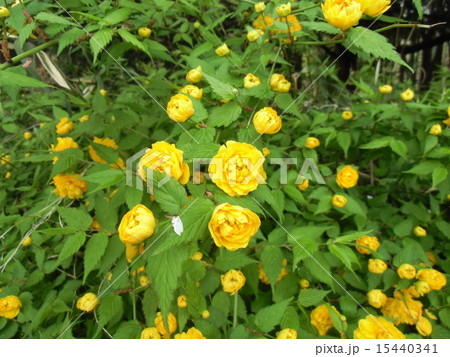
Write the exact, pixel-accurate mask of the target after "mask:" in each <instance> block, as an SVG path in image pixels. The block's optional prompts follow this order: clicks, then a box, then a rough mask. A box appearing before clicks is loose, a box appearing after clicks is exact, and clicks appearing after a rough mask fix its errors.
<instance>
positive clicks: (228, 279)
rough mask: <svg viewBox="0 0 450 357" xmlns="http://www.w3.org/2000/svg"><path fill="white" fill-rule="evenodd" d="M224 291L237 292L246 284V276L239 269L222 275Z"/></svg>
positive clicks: (231, 293) (232, 293)
mask: <svg viewBox="0 0 450 357" xmlns="http://www.w3.org/2000/svg"><path fill="white" fill-rule="evenodd" d="M220 280H221V282H222V287H223V291H225V292H226V293H229V294H230V295H234V294H236V293H237V292H238V291H239V290H241V288H242V287H243V286H244V285H245V276H244V274H242V272H241V271H239V270H234V269H231V270H229V271H228V272H227V273H226V274H225V275H221V276H220Z"/></svg>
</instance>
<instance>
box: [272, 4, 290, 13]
mask: <svg viewBox="0 0 450 357" xmlns="http://www.w3.org/2000/svg"><path fill="white" fill-rule="evenodd" d="M275 10H276V11H277V14H278V16H281V17H284V16H288V15H289V14H290V13H291V3H290V2H288V3H287V4H282V5H280V6H278V7H277V8H276V9H275Z"/></svg>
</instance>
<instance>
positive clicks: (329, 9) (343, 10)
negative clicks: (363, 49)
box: [322, 0, 363, 31]
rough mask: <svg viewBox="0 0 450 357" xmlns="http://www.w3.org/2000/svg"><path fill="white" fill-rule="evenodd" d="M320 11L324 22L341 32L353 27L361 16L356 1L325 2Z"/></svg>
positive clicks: (333, 0)
mask: <svg viewBox="0 0 450 357" xmlns="http://www.w3.org/2000/svg"><path fill="white" fill-rule="evenodd" d="M322 11H323V16H324V17H325V20H326V21H327V22H328V23H329V24H330V25H333V26H334V27H337V28H340V29H341V30H342V31H346V30H348V29H349V28H350V27H352V26H355V25H356V24H357V23H358V22H359V20H360V19H361V16H362V14H363V12H362V9H361V4H360V3H359V2H358V1H357V0H326V1H325V3H324V4H322Z"/></svg>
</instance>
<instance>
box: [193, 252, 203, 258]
mask: <svg viewBox="0 0 450 357" xmlns="http://www.w3.org/2000/svg"><path fill="white" fill-rule="evenodd" d="M202 258H203V253H202V252H197V253H195V254H194V255H193V256H192V260H202Z"/></svg>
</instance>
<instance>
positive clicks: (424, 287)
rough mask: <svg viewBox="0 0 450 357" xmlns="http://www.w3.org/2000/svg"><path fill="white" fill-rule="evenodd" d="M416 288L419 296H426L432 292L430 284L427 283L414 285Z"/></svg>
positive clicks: (418, 282) (420, 282) (421, 282)
mask: <svg viewBox="0 0 450 357" xmlns="http://www.w3.org/2000/svg"><path fill="white" fill-rule="evenodd" d="M414 288H415V290H416V292H417V295H418V296H424V295H426V294H428V293H429V292H430V291H431V289H430V284H428V283H427V282H426V281H417V282H416V283H415V284H414Z"/></svg>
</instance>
